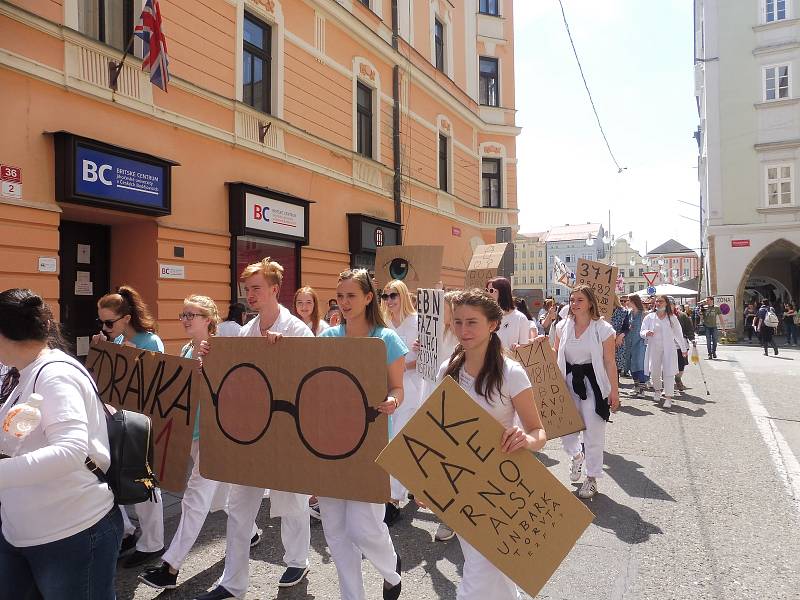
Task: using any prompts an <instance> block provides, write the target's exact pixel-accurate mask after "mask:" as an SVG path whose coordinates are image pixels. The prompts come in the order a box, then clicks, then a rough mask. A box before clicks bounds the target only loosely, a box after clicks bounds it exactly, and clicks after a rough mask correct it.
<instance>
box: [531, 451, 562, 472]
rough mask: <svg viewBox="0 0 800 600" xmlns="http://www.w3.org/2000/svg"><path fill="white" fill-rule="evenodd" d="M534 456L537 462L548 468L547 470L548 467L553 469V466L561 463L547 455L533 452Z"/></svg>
mask: <svg viewBox="0 0 800 600" xmlns="http://www.w3.org/2000/svg"><path fill="white" fill-rule="evenodd" d="M534 454H535V455H536V458H538V459H539V462H540V463H542V464H543V465H544V466H545V467H548V468H549V467H553V466H555V465H557V464H558V463H560V462H561V461H560V460H556V459H554V458H550V457H549V456H547V454H545V453H543V452H534Z"/></svg>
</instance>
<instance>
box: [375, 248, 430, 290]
mask: <svg viewBox="0 0 800 600" xmlns="http://www.w3.org/2000/svg"><path fill="white" fill-rule="evenodd" d="M443 256H444V246H381V247H379V248H378V250H377V253H376V255H375V280H376V282H377V284H378V287H379V288H381V289H382V288H383V287H384V286H385V285H386V284H387V283H389V282H390V281H392V280H393V279H397V280H398V281H402V282H403V283H405V284H406V286H408V289H409V291H411V292H414V291H416V289H417V288H433V287H436V284H437V283H438V282H439V280H440V279H441V272H442V259H443Z"/></svg>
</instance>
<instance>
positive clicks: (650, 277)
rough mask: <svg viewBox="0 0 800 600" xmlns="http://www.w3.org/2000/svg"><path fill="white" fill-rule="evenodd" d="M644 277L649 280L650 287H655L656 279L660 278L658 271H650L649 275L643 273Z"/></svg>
mask: <svg viewBox="0 0 800 600" xmlns="http://www.w3.org/2000/svg"><path fill="white" fill-rule="evenodd" d="M642 275H644V278H645V279H647V284H648V285H653V282H654V281H655V280H656V277H658V271H648V272H647V273H642Z"/></svg>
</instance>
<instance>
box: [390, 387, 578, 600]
mask: <svg viewBox="0 0 800 600" xmlns="http://www.w3.org/2000/svg"><path fill="white" fill-rule="evenodd" d="M503 430H504V429H503V426H502V425H501V424H500V423H499V422H498V421H497V420H495V419H494V417H492V416H491V415H490V414H489V413H488V412H486V411H485V410H484V409H483V408H481V407H480V406H478V404H477V403H476V402H475V401H474V400H472V398H470V397H469V396H468V395H467V394H466V392H464V390H462V389H461V388H460V387H459V385H458V384H457V383H456V382H455V381H454V380H453V379H452V378H450V377H446V378H445V379H444V381H443V382H442V383H441V384H440V385H439V387H437V388H436V390H435V391H434V392H433V393H432V394H431V395H430V397H429V398H428V400H427V401H426V402H425V403H424V404H423V405H422V407H421V408H420V409H419V410H418V411H417V413H416V414H415V415H414V416H413V417H412V418H411V420H410V421H409V422H408V423H407V424H406V425H405V427H403V429H402V431H400V432H399V433H398V434H397V435H396V436H395V437H394V439H393V440H392V441H391V443H390V444H389V445H388V446H387V447H386V449H385V450H384V451H383V452H381V454H380V456H379V457H378V463H379V464H380V465H381V466H382V467H383V468H385V469H386V470H387V471H388V472H389V473H391V474H392V475H393V476H394V477H396V478H397V479H398V480H399V481H401V482H402V483H403V485H405V486H406V487H407V488H408V489H409V490H410V491H412V492H413V493H414V495H415V497H416V498H417V499H418V500H420V501H421V502H423V503H424V504H425V505H427V506H428V507H429V508H430V509H431V510H432V511H433V512H434V513H436V515H437V516H438V517H439V518H440V519H442V521H444V522H445V523H447V525H448V526H450V527H451V528H452V529H453V530H454V531H455V532H456V533H458V534H459V535H461V536H462V537H463V538H464V539H466V540H467V541H468V542H469V543H470V544H471V545H472V546H474V547H475V548H476V549H477V550H478V551H479V552H480V553H481V554H483V555H484V556H485V557H486V558H487V559H488V560H489V561H491V563H492V564H494V565H495V566H496V567H497V568H498V569H500V570H501V571H502V572H503V573H505V574H506V575H507V576H508V577H509V578H511V579H512V580H513V581H514V582H515V583H516V584H517V585H519V586H520V587H521V588H522V589H524V590H525V591H526V592H528V593H529V594H530V595H531V596H536V594H537V593H538V592H539V591H540V590H541V589H542V587H543V586H544V584H545V583H547V580H548V579H549V578H550V577H551V576H552V574H553V573H554V572H555V570H556V569H557V568H558V566H559V565H560V564H561V562H562V561H563V560H564V558H565V557H566V556H567V554H568V553H569V551H570V550H571V549H572V547H573V546H574V545H575V542H576V541H577V540H578V539H579V538H580V536H581V535H582V533H583V531H584V530H585V529H586V528H587V527H588V526H589V524H590V523H591V522H592V519H593V515H592V513H591V512H590V511H589V510H588V509H587V508H586V507H585V506H584V505H583V503H582V502H581V501H580V500H578V499H577V498H576V497H575V496H574V495H573V494H572V493H571V492H570V490H568V489H567V488H566V487H564V486H563V485H562V484H561V483H560V482H559V481H558V480H557V479H556V478H555V477H554V476H553V475H552V474H551V473H550V472H549V471H548V470H547V469H546V468H545V467H544V466H543V465H542V463H540V462H539V461H538V460H537V459H536V456H535V455H534V454H533V453H532V452H528V451H527V450H517V451H516V452H513V453H511V454H507V453H504V452H502V451H501V450H500V439H501V436H502V434H503Z"/></svg>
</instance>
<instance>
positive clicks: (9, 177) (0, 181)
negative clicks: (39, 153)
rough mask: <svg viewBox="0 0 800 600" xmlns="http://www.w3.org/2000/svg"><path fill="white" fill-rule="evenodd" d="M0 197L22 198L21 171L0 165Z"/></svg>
mask: <svg viewBox="0 0 800 600" xmlns="http://www.w3.org/2000/svg"><path fill="white" fill-rule="evenodd" d="M0 196H2V197H3V198H15V199H17V200H19V199H20V198H22V169H20V168H19V167H12V166H9V165H0Z"/></svg>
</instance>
